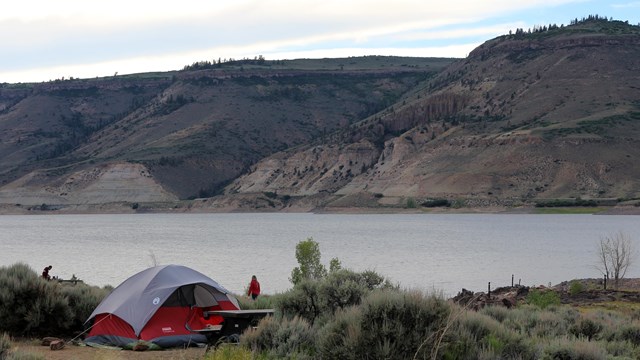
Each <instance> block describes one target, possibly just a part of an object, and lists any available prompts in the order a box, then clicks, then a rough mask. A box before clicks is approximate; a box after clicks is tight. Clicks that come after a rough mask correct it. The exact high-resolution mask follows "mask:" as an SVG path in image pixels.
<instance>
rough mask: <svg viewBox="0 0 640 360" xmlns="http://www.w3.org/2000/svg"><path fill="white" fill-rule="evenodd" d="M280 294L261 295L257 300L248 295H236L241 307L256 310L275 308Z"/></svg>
mask: <svg viewBox="0 0 640 360" xmlns="http://www.w3.org/2000/svg"><path fill="white" fill-rule="evenodd" d="M279 296H280V295H279V294H276V295H264V294H263V295H260V296H258V297H257V298H256V299H255V300H253V299H251V298H249V297H246V296H236V299H237V300H238V303H239V304H240V309H243V310H254V309H273V308H275V307H276V305H275V304H276V302H277V301H278V297H279Z"/></svg>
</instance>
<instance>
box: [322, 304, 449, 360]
mask: <svg viewBox="0 0 640 360" xmlns="http://www.w3.org/2000/svg"><path fill="white" fill-rule="evenodd" d="M450 311H451V308H450V305H449V304H448V303H447V302H446V301H445V300H444V299H443V298H442V297H439V296H435V295H424V294H422V293H419V292H406V291H405V292H396V291H374V292H372V293H371V294H370V295H369V296H367V297H366V298H365V299H363V301H362V304H361V305H360V306H358V307H357V308H351V309H347V310H345V311H341V312H337V313H336V315H335V317H334V318H333V319H332V320H331V321H329V322H328V323H327V324H326V325H325V326H324V328H323V331H322V332H321V334H320V336H319V337H320V339H319V343H318V351H319V352H320V354H321V355H322V357H323V358H336V357H341V356H345V357H346V358H347V359H352V358H360V359H362V358H369V359H388V358H400V359H403V358H412V357H413V356H414V355H416V356H418V357H419V358H424V357H425V356H429V354H430V353H431V351H432V349H434V347H435V346H436V344H438V335H437V334H438V331H439V330H442V329H443V328H444V326H445V324H446V322H447V320H448V316H449V313H450ZM349 354H352V355H351V356H349Z"/></svg>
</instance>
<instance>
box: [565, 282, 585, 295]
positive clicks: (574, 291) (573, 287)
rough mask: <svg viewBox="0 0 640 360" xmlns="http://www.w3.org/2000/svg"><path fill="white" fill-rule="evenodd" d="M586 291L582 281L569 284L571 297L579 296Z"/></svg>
mask: <svg viewBox="0 0 640 360" xmlns="http://www.w3.org/2000/svg"><path fill="white" fill-rule="evenodd" d="M583 291H584V285H583V284H582V283H581V282H580V281H575V280H574V281H572V282H571V283H569V294H570V295H571V296H574V295H578V294H580V293H581V292H583Z"/></svg>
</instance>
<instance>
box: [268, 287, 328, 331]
mask: <svg viewBox="0 0 640 360" xmlns="http://www.w3.org/2000/svg"><path fill="white" fill-rule="evenodd" d="M319 287H320V286H319V283H318V281H315V280H302V281H301V282H300V283H298V284H297V285H296V286H294V287H293V289H291V290H289V291H288V292H286V293H284V294H282V295H281V296H280V297H279V299H278V303H277V309H278V310H279V311H280V312H281V313H282V314H283V316H285V317H288V318H293V317H295V316H299V317H301V318H303V319H305V320H307V321H308V322H310V323H312V324H313V322H314V321H315V320H316V318H317V317H318V316H320V315H321V314H322V312H323V310H324V309H323V308H322V305H321V304H320V300H319V294H318V292H319Z"/></svg>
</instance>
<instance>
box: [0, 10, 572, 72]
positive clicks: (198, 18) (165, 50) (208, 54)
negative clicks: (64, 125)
mask: <svg viewBox="0 0 640 360" xmlns="http://www.w3.org/2000/svg"><path fill="white" fill-rule="evenodd" d="M580 1H581V0H529V1H527V2H518V1H512V0H485V1H477V0H449V1H447V2H446V3H444V4H443V3H442V2H441V1H433V0H396V1H394V2H389V1H388V0H387V1H381V0H349V1H343V0H324V1H317V0H314V1H309V0H216V1H201V0H181V1H180V2H179V3H176V2H175V1H166V0H155V1H148V0H136V1H131V0H111V1H108V2H106V1H100V2H98V1H86V0H58V1H50V0H21V1H20V2H11V3H10V5H7V6H5V7H4V8H3V11H2V12H0V43H2V44H3V56H2V57H0V69H2V70H4V71H3V73H2V74H0V75H2V76H7V77H10V78H15V76H10V75H9V74H10V73H13V74H22V75H26V74H27V73H29V72H30V71H31V73H32V74H35V73H39V74H44V70H42V69H45V68H50V69H51V72H50V74H51V75H49V76H46V77H45V78H41V79H40V80H48V79H50V78H56V77H59V76H70V75H73V74H76V75H73V76H84V75H79V74H82V73H89V72H94V73H95V75H93V76H96V75H101V74H105V75H106V74H109V73H112V72H113V71H122V72H124V71H129V70H122V69H124V68H130V69H134V68H136V69H137V68H138V67H137V66H130V67H129V66H124V64H134V63H139V62H141V61H142V60H140V59H144V61H146V62H147V64H148V66H149V70H170V69H177V68H181V67H182V66H183V65H185V64H188V63H191V62H194V61H199V60H206V59H212V58H214V57H215V58H217V57H227V58H228V57H234V58H241V57H242V56H244V55H246V56H250V57H253V56H254V55H258V54H265V55H266V54H303V53H306V54H311V53H314V54H318V55H320V54H323V51H326V53H324V54H325V55H324V56H322V57H327V56H328V54H332V53H338V52H340V53H345V52H346V49H351V50H353V51H356V50H357V49H360V50H363V51H364V49H366V50H367V51H375V50H372V49H375V48H380V49H381V50H380V51H382V50H385V51H386V50H389V49H397V50H398V51H400V49H404V50H403V51H407V52H408V51H410V50H411V49H441V50H443V51H445V50H446V49H454V48H455V47H456V46H462V47H464V46H467V45H468V44H470V43H476V42H477V41H479V40H478V38H479V37H481V36H486V37H492V36H495V35H498V34H501V33H506V32H508V30H509V29H511V28H515V27H524V26H522V25H520V24H521V23H518V22H514V23H503V24H489V25H487V24H486V23H483V22H486V21H488V20H491V19H495V18H500V17H504V16H507V15H508V14H511V13H514V12H519V11H523V10H527V9H536V8H551V7H554V6H559V5H563V4H568V3H575V2H580ZM511 24H518V25H514V26H511ZM472 38H473V39H472ZM409 42H411V44H409ZM445 42H446V44H445ZM447 46H448V47H447ZM418 53H419V52H418V50H416V54H418ZM451 54H452V52H450V51H447V52H446V53H443V54H442V56H452V55H451ZM455 54H459V53H458V52H456V53H455ZM189 55H191V56H194V57H192V58H191V59H186V56H189ZM350 55H351V56H355V55H358V54H357V53H353V54H350ZM416 56H417V55H416ZM456 56H457V55H456ZM169 59H173V60H169ZM115 64H119V65H120V66H115ZM170 64H172V65H173V66H174V67H172V68H165V67H164V66H169V65H170ZM176 64H177V65H176ZM103 65H104V66H108V67H105V68H104V69H105V70H103V71H97V70H98V69H99V68H100V66H103ZM176 66H178V67H176ZM113 67H119V68H120V70H117V69H113ZM38 69H41V70H38ZM73 69H76V71H71V70H73ZM36 70H37V71H36ZM85 70H86V71H85ZM65 73H66V74H65ZM91 77H92V76H91ZM0 81H3V79H1V78H0ZM23 81H27V80H26V79H25V80H23Z"/></svg>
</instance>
